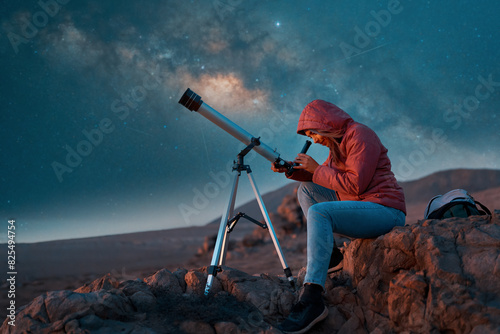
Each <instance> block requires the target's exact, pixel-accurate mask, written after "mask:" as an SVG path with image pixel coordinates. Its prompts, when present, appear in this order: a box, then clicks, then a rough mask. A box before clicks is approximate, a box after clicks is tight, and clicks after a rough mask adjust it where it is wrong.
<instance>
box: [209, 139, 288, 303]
mask: <svg viewBox="0 0 500 334" xmlns="http://www.w3.org/2000/svg"><path fill="white" fill-rule="evenodd" d="M258 145H260V141H259V138H252V142H251V143H250V144H249V145H248V146H247V147H246V148H245V149H243V150H242V151H241V152H240V153H239V154H238V156H237V158H238V160H237V162H236V161H235V164H234V166H233V171H234V172H236V175H235V177H234V181H233V188H232V190H231V195H230V198H229V203H228V206H227V209H226V211H225V213H224V215H223V216H222V219H221V222H220V227H219V232H218V234H217V241H216V242H215V248H214V254H213V256H212V262H211V264H210V267H208V270H207V271H208V279H207V285H206V286H205V295H208V294H209V292H210V288H211V287H212V283H213V279H214V277H215V276H217V273H218V272H220V271H222V268H221V266H222V265H224V263H225V260H226V251H227V244H228V240H227V239H228V233H231V231H232V230H233V229H234V227H235V226H236V223H238V221H239V219H240V218H246V219H248V220H249V221H251V222H252V223H254V224H256V225H258V226H260V227H262V228H264V229H268V231H269V234H270V236H271V239H272V240H273V243H274V247H275V248H276V252H277V253H278V256H279V259H280V261H281V265H282V267H283V271H284V272H285V275H286V277H287V279H288V281H289V282H290V285H291V286H292V288H293V289H295V282H294V280H293V276H292V271H291V270H290V268H289V267H288V265H287V263H286V260H285V256H284V255H283V251H282V250H281V247H280V244H279V242H278V238H277V236H276V232H275V231H274V228H273V225H272V224H271V219H270V218H269V214H268V213H267V210H266V207H265V205H264V202H263V201H262V197H261V196H260V193H259V190H258V189H257V185H256V184H255V180H254V178H253V175H252V170H251V169H250V166H249V165H245V164H244V163H243V159H244V157H245V155H247V153H248V152H250V151H251V150H252V148H254V146H258ZM242 171H246V173H247V175H248V179H249V180H250V184H251V185H252V188H253V191H254V193H255V197H256V199H257V202H258V203H259V207H260V210H261V212H262V215H263V216H264V220H265V224H262V223H260V222H258V221H257V220H255V219H253V218H252V217H249V216H247V215H246V214H244V213H241V212H239V213H238V214H237V215H236V216H234V217H233V218H231V219H229V217H230V216H232V215H233V211H234V203H235V200H236V192H237V190H238V182H239V177H240V176H241V172H242Z"/></svg>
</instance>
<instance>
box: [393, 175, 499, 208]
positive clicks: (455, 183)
mask: <svg viewBox="0 0 500 334" xmlns="http://www.w3.org/2000/svg"><path fill="white" fill-rule="evenodd" d="M400 185H401V187H403V189H404V192H405V196H406V200H407V204H409V205H411V204H414V203H418V202H422V201H424V202H427V201H429V200H430V199H431V198H432V197H434V196H436V195H439V194H444V193H446V192H448V191H450V190H453V189H457V188H460V189H465V190H467V191H468V192H470V193H477V192H480V191H483V190H486V189H490V188H496V187H500V170H494V169H453V170H446V171H441V172H436V173H433V174H431V175H428V176H426V177H423V178H421V179H418V180H415V181H410V182H400Z"/></svg>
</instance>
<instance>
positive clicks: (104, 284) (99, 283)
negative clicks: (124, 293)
mask: <svg viewBox="0 0 500 334" xmlns="http://www.w3.org/2000/svg"><path fill="white" fill-rule="evenodd" d="M119 284H120V283H119V282H118V281H117V280H116V279H115V278H114V277H113V276H112V275H111V274H106V275H105V276H103V277H101V278H98V279H96V280H95V281H93V282H92V283H90V284H85V285H84V286H82V287H80V288H78V289H76V290H75V292H79V293H88V292H92V291H98V290H101V289H104V290H111V289H116V288H117V287H118V285H119Z"/></svg>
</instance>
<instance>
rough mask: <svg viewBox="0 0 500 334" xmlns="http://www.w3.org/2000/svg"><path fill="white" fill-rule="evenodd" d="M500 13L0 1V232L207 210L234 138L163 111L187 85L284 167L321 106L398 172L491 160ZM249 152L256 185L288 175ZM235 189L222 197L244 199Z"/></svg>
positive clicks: (404, 7) (128, 222)
mask: <svg viewBox="0 0 500 334" xmlns="http://www.w3.org/2000/svg"><path fill="white" fill-rule="evenodd" d="M499 12H500V3H499V2H498V1H493V0H491V1H456V0H453V1H452V0H445V1H416V0H413V1H409V0H402V1H399V2H398V1H393V0H391V1H368V0H360V1H347V0H340V1H328V2H327V1H284V0H275V1H242V0H227V1H222V0H220V1H219V0H215V1H165V0H163V1H144V2H139V1H127V0H125V1H124V0H121V1H94V0H89V1H77V0H72V1H68V0H58V1H57V2H56V0H42V1H40V2H39V1H36V0H30V1H28V0H23V1H9V2H4V3H3V4H2V11H1V14H0V24H1V29H0V57H1V63H2V67H1V76H2V80H1V81H0V105H1V108H2V112H1V114H0V115H1V116H0V120H1V123H0V124H1V127H2V131H1V134H0V136H1V147H0V152H1V157H2V161H1V175H0V177H1V178H0V185H1V186H0V187H1V188H0V189H1V192H0V213H1V215H0V218H1V220H2V224H1V225H0V226H3V228H2V230H0V237H1V238H0V242H5V241H6V240H7V237H6V234H7V220H8V219H10V218H14V219H15V220H16V226H17V230H16V238H17V239H16V240H17V242H35V241H44V240H54V239H64V238H77V237H86V236H94V235H107V234H117V233H126V232H135V231H146V230H159V229H167V228H172V227H186V226H194V225H201V224H205V223H206V222H208V221H210V220H212V219H214V218H216V217H217V216H218V215H220V214H221V213H222V211H223V210H224V208H225V206H226V203H227V200H228V196H229V190H230V189H229V188H230V187H229V186H228V183H229V177H231V178H232V177H233V175H232V174H230V173H229V172H228V170H229V169H228V166H229V165H230V164H231V161H232V160H233V159H234V157H235V156H236V154H237V153H238V152H239V151H240V150H241V149H242V148H243V145H242V144H241V143H240V142H239V141H237V140H236V139H234V138H233V137H231V136H230V135H228V134H227V133H225V132H224V131H223V130H221V129H220V128H218V127H217V126H215V125H214V124H212V123H210V122H209V121H208V120H206V119H205V118H203V117H202V116H201V115H199V114H196V113H194V112H190V111H189V110H187V109H186V108H184V107H182V106H181V105H180V104H178V103H177V101H178V100H179V98H180V97H181V95H182V93H183V92H184V91H185V90H186V88H188V87H190V88H191V89H193V90H194V91H195V92H196V93H198V94H199V95H201V96H202V98H203V100H204V102H206V103H207V104H209V105H210V106H212V107H213V108H215V109H216V110H217V111H219V112H220V113H222V114H224V115H226V116H227V117H229V118H230V119H231V120H233V121H234V122H235V123H237V124H238V125H240V126H242V127H243V128H244V129H246V130H247V131H248V132H250V133H252V134H253V135H255V136H261V140H262V141H263V142H265V143H266V144H267V145H269V146H271V147H273V148H274V147H276V148H277V149H278V152H280V153H281V156H282V157H283V158H285V159H287V160H292V159H293V158H294V157H295V155H296V153H297V152H298V151H300V149H301V147H302V145H303V143H304V141H305V138H304V137H302V136H298V135H297V134H296V124H297V121H298V117H299V115H300V112H301V111H302V109H303V107H304V106H305V105H306V104H307V103H309V102H310V101H312V100H314V99H318V98H319V99H324V100H327V101H330V102H332V103H335V104H337V105H338V106H340V107H341V108H343V109H344V110H345V111H347V112H348V113H349V114H350V115H351V116H352V117H353V118H354V119H355V120H356V121H359V122H361V123H364V124H366V125H368V126H369V127H371V128H373V129H374V130H375V131H376V132H377V134H378V135H379V136H380V137H381V139H382V142H383V143H384V144H385V146H386V147H387V148H388V149H389V157H390V158H391V160H392V163H393V170H394V172H395V173H396V176H397V177H398V179H399V180H401V181H406V180H413V179H418V178H420V177H422V176H425V175H428V174H430V173H433V172H436V171H439V170H445V169H450V168H495V169H498V168H500V154H499V149H498V147H499V146H498V143H499V142H500V120H499V117H498V116H497V115H498V111H499V110H498V109H499V105H500V94H499V92H500V62H499V55H500V52H499V50H500V43H499V42H498V41H499V40H500V23H499V22H500V21H499V20H498V13H499ZM316 146H317V145H316ZM316 146H315V145H313V147H312V148H311V149H310V151H309V153H310V154H311V155H312V156H313V157H314V158H316V159H317V160H318V162H320V163H322V162H323V161H324V159H325V158H326V155H327V152H326V151H325V149H324V148H322V147H316ZM247 162H248V163H249V164H250V165H251V166H252V169H253V173H254V176H255V179H256V181H257V185H258V186H259V189H260V191H261V192H262V193H266V192H268V191H271V190H274V189H277V188H279V187H281V186H283V185H285V184H287V183H288V182H289V181H287V180H286V179H285V178H284V177H283V175H279V174H275V173H273V172H272V171H271V170H270V163H269V162H268V161H267V160H265V159H264V158H263V157H261V156H259V155H257V154H255V153H253V154H250V155H249V156H248V159H247ZM241 184H242V185H241V187H240V188H239V196H238V203H242V202H245V201H248V200H250V199H252V198H253V193H252V192H251V190H250V187H249V186H248V181H247V179H246V177H245V176H244V178H242V179H241ZM257 218H260V217H257Z"/></svg>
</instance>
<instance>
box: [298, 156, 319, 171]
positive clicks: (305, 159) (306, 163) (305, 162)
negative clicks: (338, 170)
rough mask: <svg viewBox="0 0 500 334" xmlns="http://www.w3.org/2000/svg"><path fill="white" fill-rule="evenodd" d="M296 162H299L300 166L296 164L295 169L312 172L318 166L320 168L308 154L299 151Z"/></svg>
mask: <svg viewBox="0 0 500 334" xmlns="http://www.w3.org/2000/svg"><path fill="white" fill-rule="evenodd" d="M294 162H296V163H298V164H299V166H295V167H294V168H295V169H304V170H306V171H308V172H310V173H314V171H315V170H316V168H318V166H319V164H318V163H317V162H316V160H314V159H313V158H311V157H310V156H308V155H307V154H303V153H299V154H298V155H297V157H296V158H295V160H294Z"/></svg>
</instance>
